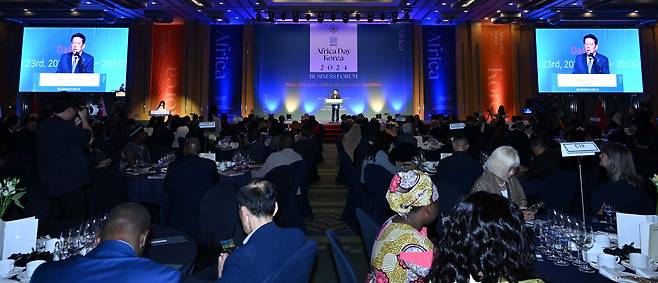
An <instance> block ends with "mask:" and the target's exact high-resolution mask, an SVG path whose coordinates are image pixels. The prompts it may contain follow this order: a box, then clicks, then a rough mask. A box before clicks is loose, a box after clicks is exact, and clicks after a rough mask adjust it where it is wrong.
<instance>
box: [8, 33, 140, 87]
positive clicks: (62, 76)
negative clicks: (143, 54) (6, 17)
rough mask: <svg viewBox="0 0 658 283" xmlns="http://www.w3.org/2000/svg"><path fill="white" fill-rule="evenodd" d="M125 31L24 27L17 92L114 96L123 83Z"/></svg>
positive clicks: (126, 52)
mask: <svg viewBox="0 0 658 283" xmlns="http://www.w3.org/2000/svg"><path fill="white" fill-rule="evenodd" d="M127 55H128V28H94V27H80V28H76V27H26V28H24V31H23V49H22V54H21V70H20V86H19V91H20V92H62V91H66V92H114V91H116V90H119V89H120V88H121V86H122V85H124V86H125V83H126V60H127V57H128V56H127Z"/></svg>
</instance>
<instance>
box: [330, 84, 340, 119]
mask: <svg viewBox="0 0 658 283" xmlns="http://www.w3.org/2000/svg"><path fill="white" fill-rule="evenodd" d="M329 98H331V99H340V95H339V94H338V90H337V89H335V88H334V90H332V91H331V96H330V97H329ZM334 117H335V120H334ZM338 121H340V104H331V122H338Z"/></svg>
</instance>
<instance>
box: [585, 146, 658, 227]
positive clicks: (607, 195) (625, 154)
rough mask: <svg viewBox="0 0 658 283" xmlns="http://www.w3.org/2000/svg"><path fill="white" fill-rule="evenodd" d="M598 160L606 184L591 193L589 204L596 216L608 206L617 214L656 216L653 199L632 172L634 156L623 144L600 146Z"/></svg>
mask: <svg viewBox="0 0 658 283" xmlns="http://www.w3.org/2000/svg"><path fill="white" fill-rule="evenodd" d="M599 158H600V163H599V164H600V165H601V166H602V167H603V168H605V169H606V172H607V173H608V179H609V181H608V182H607V183H605V184H603V185H602V186H600V187H599V188H597V189H596V190H595V191H594V192H593V194H592V202H591V205H592V210H593V211H594V212H595V213H598V214H601V212H600V211H601V208H602V206H603V205H604V204H607V205H611V206H612V207H613V209H614V210H615V211H617V212H623V213H633V214H645V215H646V214H649V215H651V214H655V213H656V200H655V198H653V197H652V196H651V195H650V194H648V193H647V189H646V188H645V186H647V184H646V180H645V179H644V178H642V176H640V175H638V174H637V173H636V172H635V165H634V164H633V156H632V155H631V152H630V150H628V148H627V147H626V146H625V145H622V144H618V143H608V144H606V145H604V146H603V148H602V150H601V154H600V155H599ZM648 186H651V185H648ZM649 189H650V190H655V188H654V187H653V186H651V188H649Z"/></svg>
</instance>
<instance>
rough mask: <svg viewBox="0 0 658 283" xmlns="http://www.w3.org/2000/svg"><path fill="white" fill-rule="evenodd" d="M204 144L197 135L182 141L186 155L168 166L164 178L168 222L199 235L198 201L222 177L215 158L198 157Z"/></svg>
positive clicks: (184, 230)
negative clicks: (212, 159) (218, 171)
mask: <svg viewBox="0 0 658 283" xmlns="http://www.w3.org/2000/svg"><path fill="white" fill-rule="evenodd" d="M200 150H201V146H200V144H199V140H198V139H197V138H188V139H187V140H185V143H184V144H183V157H181V158H179V159H177V160H176V161H174V163H172V164H171V165H170V166H169V170H168V172H167V177H166V178H165V192H166V193H167V200H168V201H167V207H168V211H169V215H166V216H165V220H166V222H167V223H168V224H169V225H170V226H172V227H174V228H176V229H180V230H182V231H183V232H185V233H187V234H188V235H190V236H192V237H193V238H195V239H196V235H197V233H198V231H197V229H198V219H199V203H201V198H202V197H203V195H204V193H205V192H206V190H207V189H208V188H210V187H212V186H213V185H215V183H217V181H218V180H219V175H218V174H217V166H216V165H215V162H214V161H211V160H208V159H205V158H201V157H199V151H200Z"/></svg>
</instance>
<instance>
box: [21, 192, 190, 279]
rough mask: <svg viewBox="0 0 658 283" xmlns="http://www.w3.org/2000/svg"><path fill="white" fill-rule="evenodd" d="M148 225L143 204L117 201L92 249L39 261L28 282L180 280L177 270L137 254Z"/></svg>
mask: <svg viewBox="0 0 658 283" xmlns="http://www.w3.org/2000/svg"><path fill="white" fill-rule="evenodd" d="M150 226H151V216H150V215H149V212H148V210H146V208H144V207H143V206H141V205H139V204H137V203H123V204H120V205H118V206H116V207H114V208H113V209H112V210H111V211H110V214H109V216H108V219H107V223H106V224H105V225H104V226H103V228H102V230H101V233H100V237H99V238H98V239H97V241H100V242H99V244H98V246H97V247H96V248H95V249H93V250H92V251H91V252H89V253H87V254H86V255H85V256H81V255H77V256H74V257H71V258H69V259H66V260H62V261H53V262H48V263H44V264H42V265H40V266H39V267H38V268H37V269H36V271H35V272H34V274H33V275H32V277H31V280H30V282H33V283H42V282H44V283H45V282H48V283H58V282H62V283H64V282H66V283H74V282H98V283H101V282H108V283H111V282H125V283H130V282H135V283H138V282H163V283H164V282H172V283H173V282H180V281H181V274H180V273H179V272H178V271H176V270H173V269H171V268H169V267H167V266H164V265H161V264H158V263H155V262H153V261H151V260H149V259H146V258H143V257H141V255H142V252H143V251H144V247H145V246H146V245H147V244H148V236H149V232H150Z"/></svg>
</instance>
